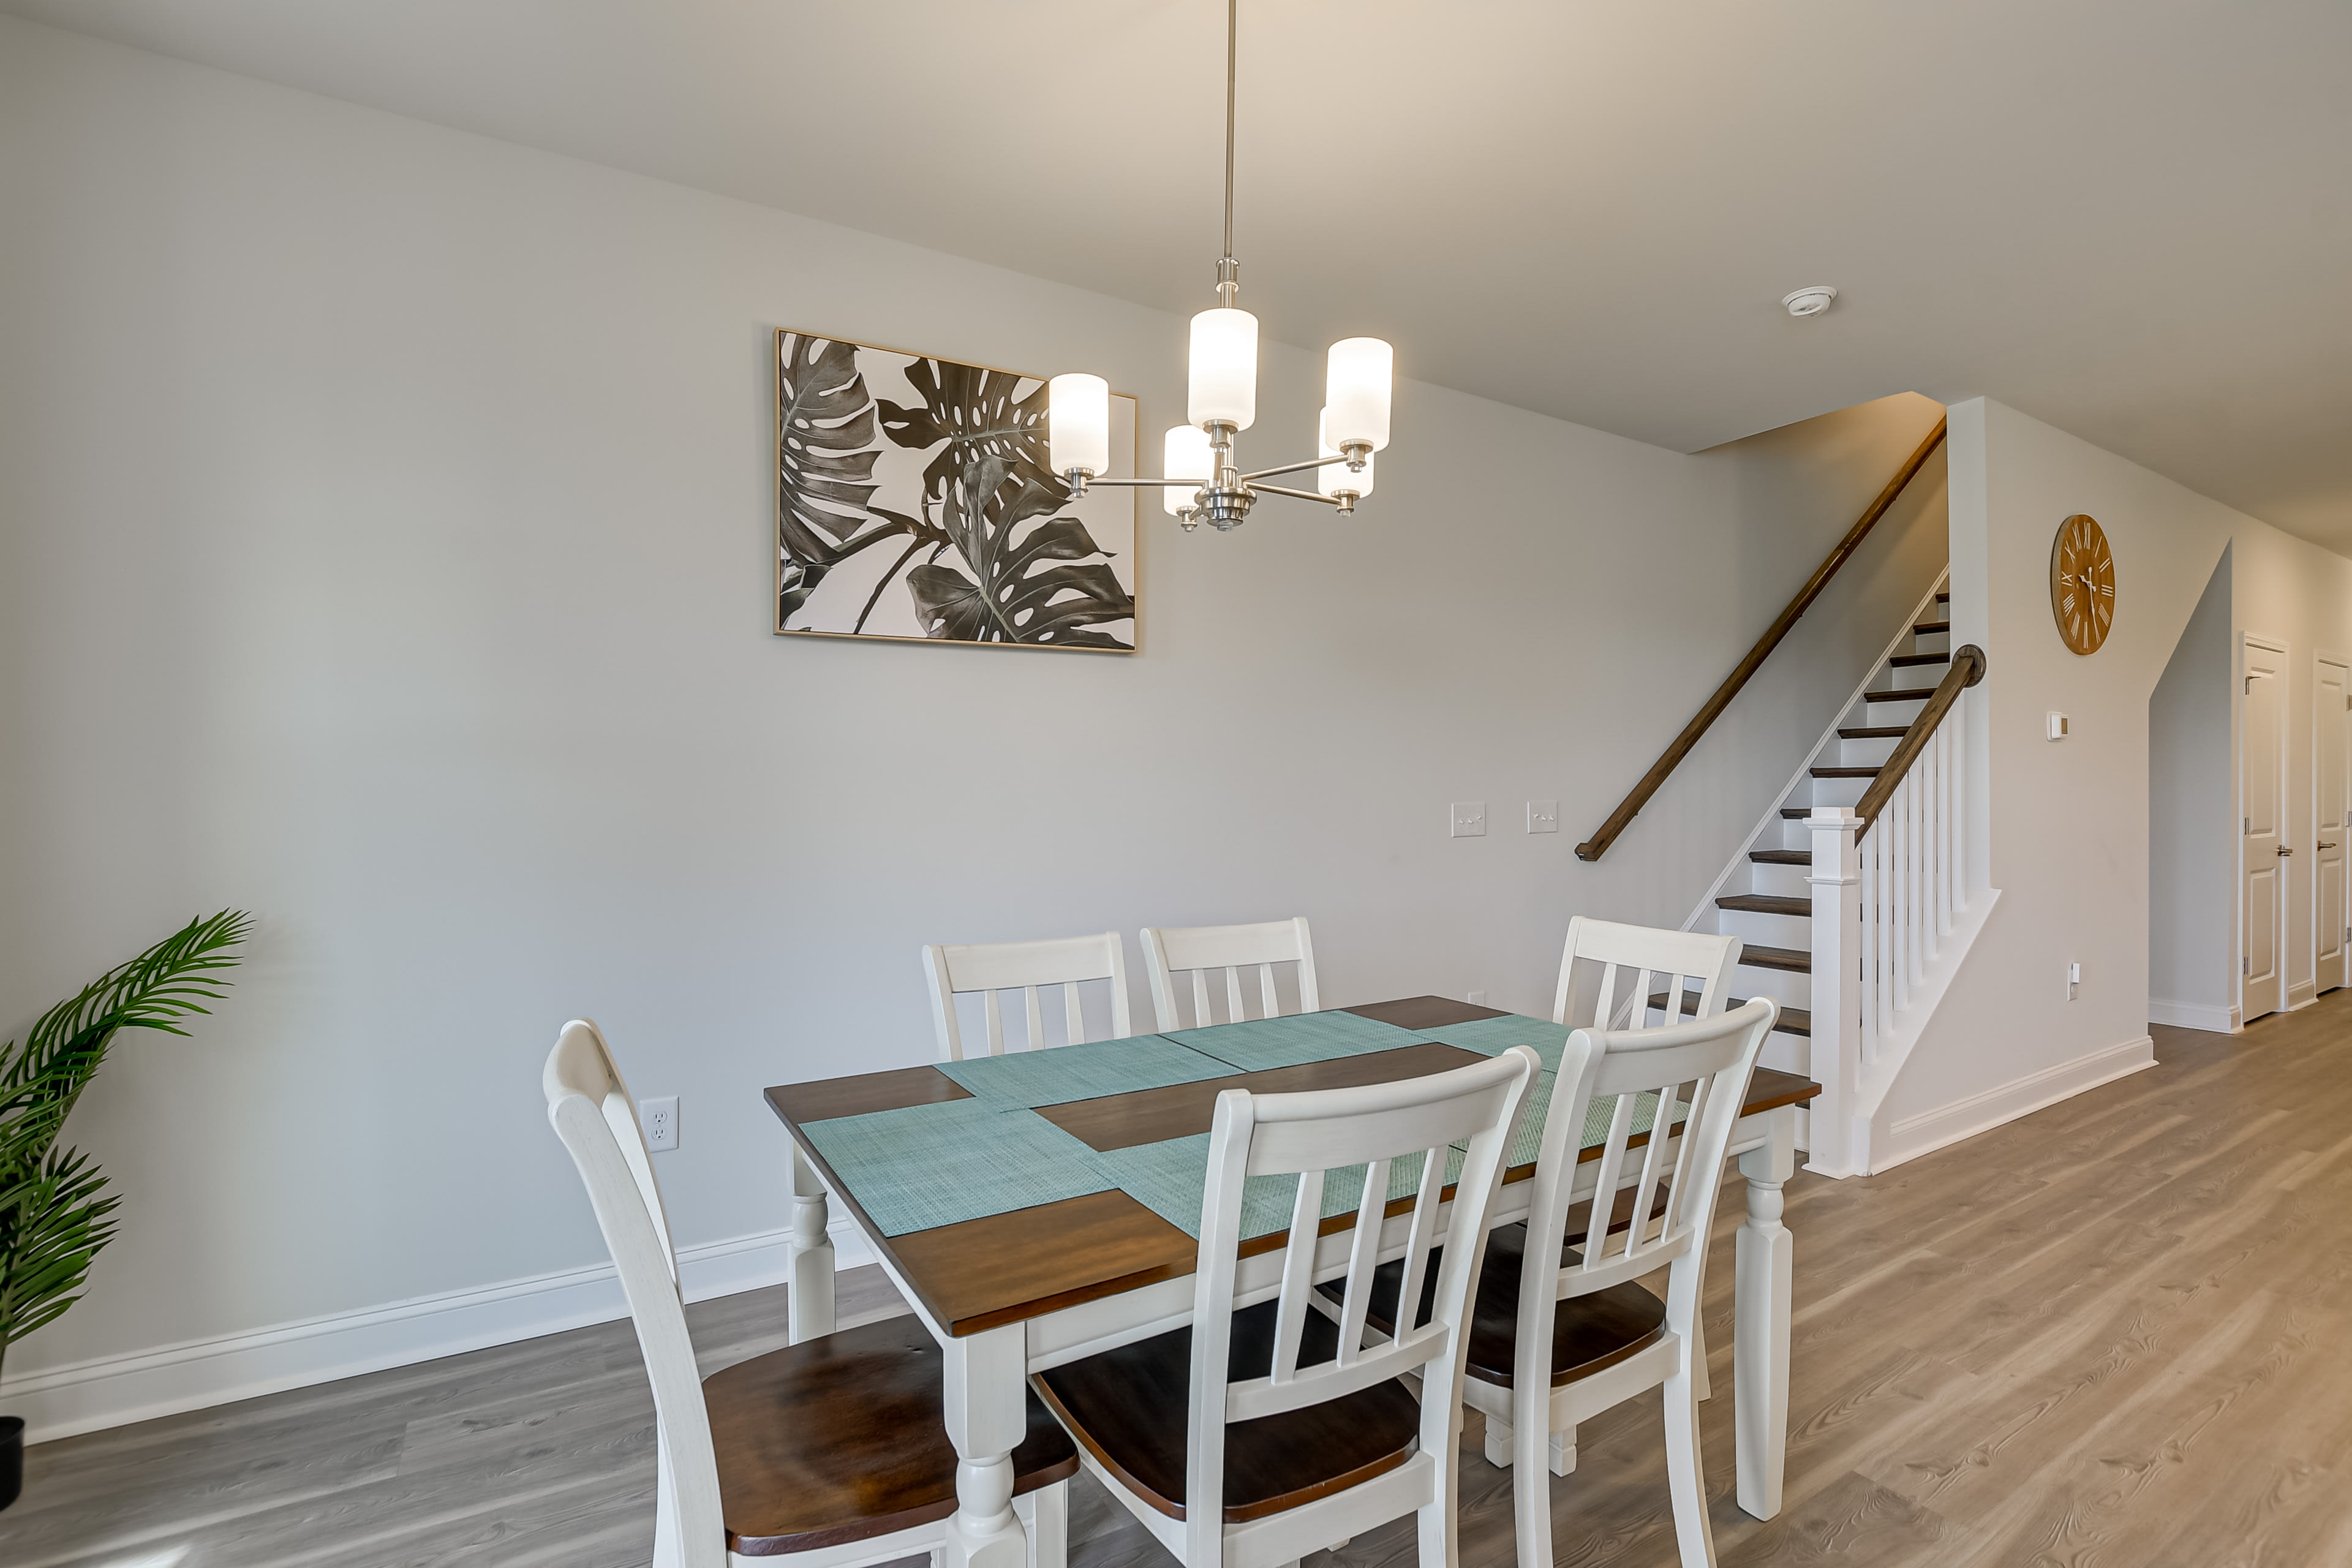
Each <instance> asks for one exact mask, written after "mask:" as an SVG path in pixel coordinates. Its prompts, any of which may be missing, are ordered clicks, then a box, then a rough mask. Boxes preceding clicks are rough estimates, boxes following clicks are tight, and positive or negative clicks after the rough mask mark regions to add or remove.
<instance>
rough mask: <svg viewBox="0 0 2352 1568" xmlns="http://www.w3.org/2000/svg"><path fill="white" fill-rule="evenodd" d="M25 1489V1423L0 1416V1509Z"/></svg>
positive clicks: (10, 1416) (17, 1419)
mask: <svg viewBox="0 0 2352 1568" xmlns="http://www.w3.org/2000/svg"><path fill="white" fill-rule="evenodd" d="M24 1489H25V1423H24V1422H23V1421H22V1420H21V1419H19V1418H18V1417H16V1416H14V1415H0V1508H6V1507H7V1506H8V1505H9V1504H10V1503H12V1502H15V1501H16V1494H17V1493H18V1492H21V1491H23V1490H24Z"/></svg>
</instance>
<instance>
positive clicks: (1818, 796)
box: [1813, 779, 1870, 805]
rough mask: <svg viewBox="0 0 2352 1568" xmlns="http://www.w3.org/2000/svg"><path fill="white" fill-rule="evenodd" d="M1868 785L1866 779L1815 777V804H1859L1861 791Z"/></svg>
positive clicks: (1860, 802) (1868, 782)
mask: <svg viewBox="0 0 2352 1568" xmlns="http://www.w3.org/2000/svg"><path fill="white" fill-rule="evenodd" d="M1869 787H1870V781H1869V780H1868V779H1815V780H1814V781H1813V804H1814V805H1861V804H1862V792H1863V791H1864V790H1866V789H1868V788H1869Z"/></svg>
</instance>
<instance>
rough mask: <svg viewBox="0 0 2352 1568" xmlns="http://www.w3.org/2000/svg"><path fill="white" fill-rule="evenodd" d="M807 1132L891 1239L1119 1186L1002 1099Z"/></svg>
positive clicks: (869, 1117) (1060, 1134)
mask: <svg viewBox="0 0 2352 1568" xmlns="http://www.w3.org/2000/svg"><path fill="white" fill-rule="evenodd" d="M1061 1048H1064V1049H1066V1048H1068V1047H1061ZM802 1131H803V1132H805V1133H806V1134H807V1136H808V1139H809V1141H810V1142H813V1143H814V1144H815V1145H816V1147H817V1152H819V1153H821V1154H823V1155H824V1158H825V1163H827V1164H829V1165H831V1166H832V1167H833V1169H834V1171H835V1173H836V1174H837V1175H839V1176H840V1177H841V1179H842V1182H843V1183H844V1184H845V1185H846V1186H847V1187H848V1188H849V1190H850V1192H851V1193H853V1194H856V1198H857V1202H858V1204H859V1205H861V1206H862V1207H863V1208H864V1209H865V1210H866V1214H867V1215H870V1216H871V1217H872V1218H873V1221H874V1223H875V1224H876V1225H877V1226H881V1227H882V1234H883V1235H885V1236H904V1235H906V1234H907V1233H908V1231H914V1230H929V1229H930V1228H931V1227H932V1226H940V1225H955V1224H957V1223H959V1222H961V1221H963V1220H968V1219H982V1218H985V1217H987V1216H988V1215H998V1214H1005V1213H1008V1212H1010V1211H1012V1210H1013V1209H1024V1208H1029V1207H1032V1206H1034V1205H1037V1204H1050V1203H1058V1202H1060V1201H1061V1200H1062V1199H1064V1198H1075V1197H1083V1196H1085V1195H1086V1194H1088V1193H1102V1192H1108V1191H1109V1190H1110V1189H1111V1187H1112V1186H1113V1182H1112V1181H1111V1179H1110V1177H1109V1176H1108V1175H1107V1174H1106V1173H1104V1171H1103V1169H1102V1167H1101V1165H1100V1163H1099V1162H1100V1161H1101V1159H1102V1158H1103V1157H1102V1156H1101V1155H1099V1154H1097V1153H1096V1152H1094V1151H1093V1150H1092V1149H1089V1148H1087V1146H1086V1145H1085V1144H1084V1143H1081V1142H1078V1141H1077V1140H1076V1138H1073V1137H1071V1136H1070V1135H1069V1134H1068V1133H1066V1132H1065V1131H1062V1130H1061V1129H1060V1128H1058V1127H1056V1126H1055V1125H1054V1124H1053V1123H1052V1122H1050V1121H1046V1120H1045V1118H1044V1117H1042V1116H1038V1115H1034V1114H1033V1113H1031V1112H1030V1111H1027V1110H1022V1109H1020V1108H1019V1107H1017V1106H1009V1105H1006V1104H1004V1103H1003V1102H1001V1101H997V1100H951V1101H950V1102H949V1103H947V1104H945V1105H909V1106H906V1107H903V1108H901V1109H899V1110H877V1111H872V1112H870V1113H868V1114H866V1115H864V1116H839V1117H835V1118H834V1119H833V1120H832V1121H812V1122H810V1123H809V1124H808V1125H807V1126H805V1127H804V1128H803V1129H802ZM1206 1159H1207V1155H1206V1154H1203V1155H1202V1161H1203V1162H1205V1161H1206ZM1194 1206H1195V1207H1196V1208H1197V1207H1198V1204H1197V1202H1196V1203H1195V1205H1194Z"/></svg>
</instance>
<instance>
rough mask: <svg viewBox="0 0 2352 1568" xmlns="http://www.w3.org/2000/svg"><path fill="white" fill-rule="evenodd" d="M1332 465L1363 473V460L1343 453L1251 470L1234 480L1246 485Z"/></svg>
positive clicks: (1354, 454) (1349, 453)
mask: <svg viewBox="0 0 2352 1568" xmlns="http://www.w3.org/2000/svg"><path fill="white" fill-rule="evenodd" d="M1354 445H1356V443H1354V442H1352V441H1351V442H1349V446H1351V447H1352V446H1354ZM1334 463H1345V464H1347V465H1348V471H1349V473H1353V474H1360V473H1362V472H1363V471H1364V459H1363V458H1361V457H1360V456H1359V455H1357V454H1356V453H1353V452H1343V453H1341V454H1340V455H1339V456H1338V457H1334V458H1300V459H1299V460H1298V461H1297V462H1295V463H1285V464H1283V465H1282V466H1281V467H1280V468H1253V469H1251V470H1250V471H1249V472H1248V473H1246V474H1237V475H1235V476H1234V478H1235V479H1239V480H1240V481H1241V482H1242V483H1243V484H1247V483H1249V482H1250V481H1251V480H1252V479H1272V478H1273V477H1274V476H1275V475H1276V474H1295V473H1297V472H1298V470H1299V469H1301V468H1328V467H1329V466H1330V465H1332V464H1334ZM1259 488H1260V489H1265V488H1267V487H1265V486H1260V487H1259Z"/></svg>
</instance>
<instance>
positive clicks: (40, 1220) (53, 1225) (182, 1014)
mask: <svg viewBox="0 0 2352 1568" xmlns="http://www.w3.org/2000/svg"><path fill="white" fill-rule="evenodd" d="M251 925H252V921H251V920H250V918H249V917H247V915H246V914H245V913H244V912H242V911H241V910H222V911H221V912H220V913H218V914H216V915H214V916H212V917H211V918H210V919H208V920H196V921H189V922H188V923H187V924H186V925H185V926H184V927H183V928H181V929H180V930H179V931H174V932H173V933H172V935H170V936H168V937H166V938H164V939H163V941H162V942H157V943H156V944H155V945H154V946H153V947H151V948H149V949H148V950H147V951H146V952H142V953H141V954H140V955H139V956H138V957H136V958H134V959H132V960H131V962H130V963H124V964H121V965H119V966H117V967H116V968H113V969H110V970H108V971H107V972H106V973H104V974H101V975H100V976H99V977H98V978H97V979H96V980H94V981H92V982H90V984H88V985H86V986H84V987H83V988H82V990H81V992H80V994H79V995H76V996H74V997H72V998H71V999H69V1000H68V1001H64V1002H60V1003H58V1005H56V1006H54V1007H52V1008H50V1009H49V1010H48V1011H47V1012H46V1013H44V1014H42V1015H41V1016H40V1017H38V1018H37V1019H36V1020H34V1023H33V1026H32V1027H31V1028H30V1029H29V1030H27V1031H26V1035H25V1038H24V1042H23V1044H22V1045H19V1044H18V1043H17V1042H16V1041H15V1040H11V1041H9V1042H8V1043H7V1044H6V1045H5V1046H0V1357H5V1354H6V1352H7V1349H8V1347H9V1346H10V1345H11V1344H13V1343H15V1342H16V1341H18V1340H21V1339H23V1338H24V1337H25V1336H26V1334H29V1333H31V1332H32V1331H34V1330H36V1329H37V1328H39V1327H41V1326H42V1325H43V1324H45V1323H47V1322H50V1321H53V1320H55V1319H56V1318H57V1317H58V1314H60V1313H62V1312H63V1311H65V1310H66V1309H67V1308H68V1307H70V1306H72V1305H73V1304H74V1303H75V1302H76V1301H78V1300H81V1297H80V1295H79V1291H80V1290H81V1288H82V1285H83V1283H84V1282H85V1281H86V1280H87V1279H89V1268H90V1263H91V1261H92V1260H93V1259H94V1258H97V1256H98V1254H99V1251H100V1248H102V1247H105V1246H106V1244H107V1243H108V1242H109V1241H110V1240H112V1239H113V1237H114V1220H113V1219H112V1217H111V1216H112V1215H113V1213H114V1210H115V1207H116V1205H118V1204H119V1203H120V1202H121V1199H120V1198H118V1197H116V1196H115V1195H114V1194H110V1193H109V1192H107V1191H106V1177H105V1176H104V1175H102V1174H101V1173H100V1172H99V1170H98V1168H97V1167H96V1166H95V1165H94V1164H93V1163H91V1161H90V1159H89V1156H88V1155H86V1154H83V1153H81V1152H79V1150H74V1149H63V1150H61V1149H59V1148H58V1146H57V1145H58V1134H59V1133H60V1132H62V1131H64V1130H65V1124H66V1118H67V1117H68V1116H69V1115H70V1114H72V1111H73V1108H74V1105H75V1103H76V1102H77V1101H78V1100H80V1099H81V1092H82V1090H83V1089H87V1088H88V1087H89V1080H90V1079H92V1078H93V1077H95V1076H96V1075H97V1072H98V1069H99V1068H100V1065H101V1064H103V1063H104V1061H105V1060H106V1052H107V1047H109V1046H110V1045H112V1044H113V1042H114V1037H115V1036H116V1035H118V1034H120V1033H121V1031H122V1030H124V1029H157V1030H161V1031H163V1033H165V1034H169V1035H185V1034H186V1033H187V1032H188V1031H187V1030H186V1029H185V1028H184V1027H183V1025H184V1021H185V1020H187V1019H189V1018H192V1017H195V1016H199V1015H202V1014H204V1013H206V1012H209V1011H210V1009H209V1008H208V1007H206V1006H205V1004H206V1003H208V1002H217V1001H219V1000H220V999H221V997H222V995H223V994H225V989H226V986H227V984H229V983H228V981H227V980H226V979H224V978H223V977H222V973H221V972H222V971H224V970H226V969H229V968H232V967H234V966H235V965H236V955H235V953H234V952H232V951H231V950H232V949H234V948H235V947H236V945H237V943H239V942H243V941H244V940H245V936H246V933H247V931H248V930H249V929H250V928H251Z"/></svg>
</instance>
